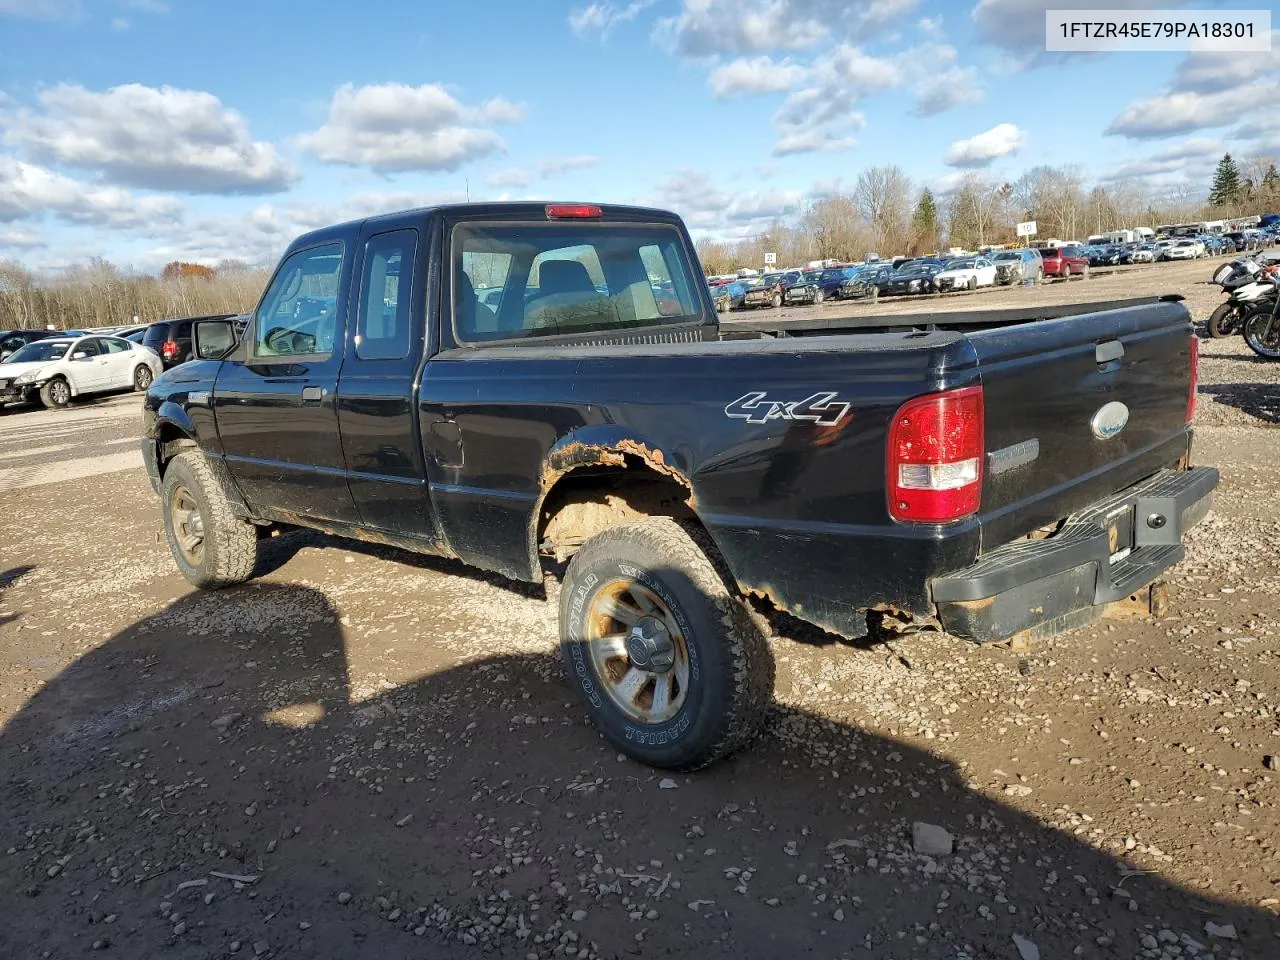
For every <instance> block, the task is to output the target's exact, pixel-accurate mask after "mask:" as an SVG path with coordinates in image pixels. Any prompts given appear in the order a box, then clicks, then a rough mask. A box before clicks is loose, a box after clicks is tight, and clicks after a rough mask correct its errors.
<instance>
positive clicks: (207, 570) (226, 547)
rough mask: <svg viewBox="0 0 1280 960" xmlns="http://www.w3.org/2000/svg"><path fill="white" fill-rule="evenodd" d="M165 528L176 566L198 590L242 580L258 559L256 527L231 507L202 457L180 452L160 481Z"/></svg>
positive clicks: (214, 587) (188, 452)
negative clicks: (232, 510) (235, 512)
mask: <svg viewBox="0 0 1280 960" xmlns="http://www.w3.org/2000/svg"><path fill="white" fill-rule="evenodd" d="M161 497H162V498H163V508H164V532H165V534H166V536H167V537H168V540H169V549H170V551H172V553H173V559H174V562H175V563H177V565H178V570H179V571H181V573H182V575H183V576H184V577H186V578H187V580H189V581H190V582H191V583H193V584H194V585H195V586H197V587H201V588H202V589H218V588H220V587H229V586H232V585H234V584H237V583H243V582H244V581H246V580H248V579H249V577H250V576H251V575H252V574H253V567H254V564H255V563H257V560H258V529H257V527H255V526H254V525H253V524H251V523H248V522H246V521H244V520H241V519H240V518H239V517H237V516H236V515H235V514H233V513H232V512H231V506H230V504H229V503H228V502H227V497H226V494H224V493H223V492H222V486H221V484H219V483H218V478H217V477H215V476H214V475H213V470H212V468H210V466H209V462H208V461H207V460H205V458H204V456H203V455H202V454H200V453H199V452H197V451H194V450H188V451H186V452H185V453H180V454H178V455H177V456H176V457H174V458H173V459H172V460H171V461H170V462H169V467H168V469H167V470H166V471H165V474H164V483H163V484H162V486H161Z"/></svg>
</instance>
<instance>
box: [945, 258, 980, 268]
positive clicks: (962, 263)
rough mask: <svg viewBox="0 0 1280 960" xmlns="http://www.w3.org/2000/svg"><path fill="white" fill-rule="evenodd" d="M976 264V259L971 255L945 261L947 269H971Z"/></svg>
mask: <svg viewBox="0 0 1280 960" xmlns="http://www.w3.org/2000/svg"><path fill="white" fill-rule="evenodd" d="M977 265H978V261H977V260H975V259H974V258H973V257H969V258H967V259H965V260H951V261H949V262H948V263H947V269H948V270H972V269H973V268H974V267H976V266H977Z"/></svg>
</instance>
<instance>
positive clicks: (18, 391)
mask: <svg viewBox="0 0 1280 960" xmlns="http://www.w3.org/2000/svg"><path fill="white" fill-rule="evenodd" d="M163 370H164V364H163V362H162V361H161V360H160V357H159V356H157V355H156V353H155V351H153V350H149V349H147V348H146V347H144V346H142V345H141V344H138V343H130V342H129V341H128V340H122V339H120V338H119V337H101V336H90V337H54V338H50V339H47V340H36V341H35V342H34V343H29V344H27V345H26V346H25V347H23V348H22V349H21V350H19V351H17V352H16V353H14V354H13V355H12V356H10V357H9V359H8V360H5V361H4V362H3V363H0V406H3V405H4V404H6V403H16V402H18V401H20V400H35V399H36V398H39V400H40V402H41V403H43V404H44V405H45V406H46V407H65V406H66V405H67V404H69V403H70V402H71V398H72V397H79V396H84V395H85V394H90V393H102V392H104V391H107V390H127V389H133V390H139V391H142V390H146V389H147V387H149V386H151V381H152V380H154V379H155V378H156V377H157V376H158V375H159V374H160V373H161V372H163Z"/></svg>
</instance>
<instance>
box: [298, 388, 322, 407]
mask: <svg viewBox="0 0 1280 960" xmlns="http://www.w3.org/2000/svg"><path fill="white" fill-rule="evenodd" d="M326 392H327V391H326V390H325V389H324V387H303V388H302V402H303V403H319V402H320V401H321V400H323V399H324V395H325V393H326Z"/></svg>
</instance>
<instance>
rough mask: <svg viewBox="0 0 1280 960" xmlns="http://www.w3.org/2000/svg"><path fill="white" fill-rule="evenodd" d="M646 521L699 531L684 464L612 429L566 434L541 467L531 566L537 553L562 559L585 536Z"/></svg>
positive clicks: (638, 438)
mask: <svg viewBox="0 0 1280 960" xmlns="http://www.w3.org/2000/svg"><path fill="white" fill-rule="evenodd" d="M645 516H669V517H673V518H675V519H678V520H681V521H684V522H688V523H694V524H697V525H698V526H701V522H700V521H699V519H698V515H697V498H696V496H695V493H694V485H693V481H692V479H691V477H690V473H689V468H688V462H687V459H686V458H685V457H682V456H681V455H679V454H678V453H675V452H672V451H669V450H664V449H663V448H662V447H661V446H660V445H658V444H655V443H653V442H652V441H651V440H649V439H648V438H646V437H642V436H638V435H636V434H633V433H631V432H629V431H626V430H624V429H621V428H619V427H617V426H615V425H609V426H602V427H596V428H587V429H584V430H581V431H575V432H574V433H572V434H569V435H566V436H565V437H563V438H561V439H560V440H559V441H558V442H557V443H556V444H555V446H553V447H552V448H551V450H550V451H549V452H548V453H547V456H546V458H545V459H544V461H543V466H542V472H541V476H540V479H539V495H538V499H537V501H536V503H535V506H534V510H533V512H532V516H531V518H530V524H529V534H528V548H529V561H530V568H531V569H532V570H534V571H536V570H538V569H539V566H540V559H539V558H540V555H541V554H542V553H549V554H550V555H552V556H554V557H555V558H556V559H557V560H560V561H563V560H565V559H567V558H568V557H569V556H572V555H573V553H575V552H576V551H577V548H578V547H579V546H581V544H582V543H584V542H585V541H586V540H587V539H589V538H590V537H591V536H594V535H595V534H597V533H600V532H601V531H603V530H606V529H608V528H609V527H612V526H617V525H619V524H622V523H628V522H631V521H633V520H636V519H640V518H642V517H645Z"/></svg>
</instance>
